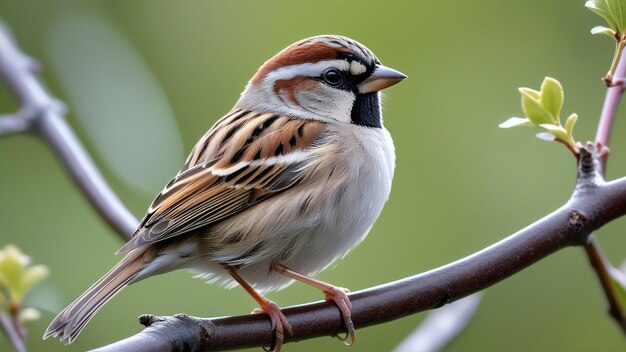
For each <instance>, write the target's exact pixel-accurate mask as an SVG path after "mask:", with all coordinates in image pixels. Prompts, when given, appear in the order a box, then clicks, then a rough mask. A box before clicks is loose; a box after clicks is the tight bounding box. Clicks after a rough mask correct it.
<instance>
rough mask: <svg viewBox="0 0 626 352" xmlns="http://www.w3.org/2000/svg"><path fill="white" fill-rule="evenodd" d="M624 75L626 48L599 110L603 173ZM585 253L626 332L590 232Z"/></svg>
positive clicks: (606, 267) (608, 268) (624, 319)
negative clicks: (612, 82)
mask: <svg viewBox="0 0 626 352" xmlns="http://www.w3.org/2000/svg"><path fill="white" fill-rule="evenodd" d="M624 78H626V51H621V55H620V57H619V61H618V63H617V68H616V69H615V74H614V75H613V81H614V82H616V83H615V84H612V85H610V86H609V87H608V89H607V92H606V97H605V99H604V105H603V106H602V112H601V113H600V120H599V121H598V130H597V132H596V144H597V145H598V148H600V149H601V152H600V163H601V170H600V172H601V173H602V175H604V173H605V172H606V162H607V159H608V156H609V150H608V147H609V141H610V138H611V132H612V131H613V122H614V121H615V117H616V115H617V108H618V107H619V103H620V101H621V99H622V94H623V92H624ZM585 253H586V254H587V258H588V259H589V263H590V264H591V267H592V268H593V270H594V271H595V273H596V277H597V278H598V281H599V282H600V286H601V287H602V291H603V292H604V296H605V298H606V300H607V304H608V306H609V308H608V310H609V315H610V316H611V317H613V319H615V321H616V322H617V324H618V325H619V326H620V328H621V329H622V331H624V332H625V333H626V314H625V313H624V307H623V305H622V303H621V301H620V300H619V297H618V296H617V292H616V291H615V287H614V286H613V283H612V282H611V275H610V273H611V271H612V270H614V268H613V266H612V265H611V263H610V262H609V261H608V260H607V259H606V256H605V255H604V253H603V251H602V247H600V243H599V242H598V240H597V239H596V237H595V235H593V234H591V235H590V236H589V240H588V241H587V243H586V244H585Z"/></svg>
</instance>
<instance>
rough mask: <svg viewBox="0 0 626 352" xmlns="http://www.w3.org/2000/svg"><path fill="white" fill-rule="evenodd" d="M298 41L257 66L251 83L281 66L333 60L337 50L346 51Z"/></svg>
mask: <svg viewBox="0 0 626 352" xmlns="http://www.w3.org/2000/svg"><path fill="white" fill-rule="evenodd" d="M297 44H298V43H296V44H294V45H291V46H289V47H287V48H286V49H285V50H283V51H281V52H280V53H278V54H277V55H276V56H274V57H273V58H271V59H269V60H268V61H267V62H265V63H264V64H263V66H261V68H259V70H258V71H257V73H256V74H255V75H254V77H252V83H254V84H257V83H259V82H261V81H262V80H263V78H265V76H266V75H267V74H268V73H270V72H272V71H274V70H276V69H279V68H281V67H287V66H292V65H299V64H305V63H315V62H319V61H323V60H334V59H336V58H337V53H338V52H346V51H348V49H346V48H343V47H341V48H338V47H334V46H330V45H328V44H326V43H321V42H317V43H311V44H308V45H297Z"/></svg>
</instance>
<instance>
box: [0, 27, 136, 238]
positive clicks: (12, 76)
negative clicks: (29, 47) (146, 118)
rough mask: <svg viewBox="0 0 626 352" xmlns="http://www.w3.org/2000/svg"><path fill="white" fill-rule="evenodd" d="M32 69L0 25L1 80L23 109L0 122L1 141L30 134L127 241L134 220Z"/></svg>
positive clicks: (33, 67)
mask: <svg viewBox="0 0 626 352" xmlns="http://www.w3.org/2000/svg"><path fill="white" fill-rule="evenodd" d="M37 69H38V65H37V64H36V61H35V60H33V59H31V58H29V57H28V56H26V55H25V54H24V53H22V52H21V51H20V50H19V48H18V47H17V44H16V43H15V41H14V40H13V38H12V37H11V35H10V34H9V30H8V28H7V27H6V26H5V25H3V24H2V23H0V80H1V81H3V82H4V84H5V85H6V86H7V87H8V88H9V91H10V92H11V93H12V94H13V96H14V97H15V99H16V100H17V101H18V102H19V104H20V105H21V106H22V108H21V110H20V111H21V112H22V113H18V114H17V115H14V116H10V117H4V118H3V119H2V120H0V135H2V134H6V133H9V132H18V131H24V130H25V129H26V128H29V129H34V130H35V131H36V132H37V133H38V135H39V136H40V137H41V138H43V139H44V140H45V141H46V142H47V143H48V144H49V145H50V147H52V149H53V150H54V151H55V152H56V154H57V157H58V158H59V160H60V161H61V162H62V163H63V165H64V166H65V169H66V170H67V172H68V173H69V174H70V176H71V177H72V179H73V180H74V182H76V184H77V185H78V186H79V187H80V189H81V190H82V192H83V193H84V194H85V196H86V197H87V199H88V200H89V202H90V203H91V205H92V206H93V207H94V208H95V209H96V210H97V211H98V212H99V213H100V215H101V216H102V217H103V218H104V219H105V220H106V221H107V223H108V224H109V225H110V226H111V227H112V228H113V229H114V230H115V231H116V232H117V233H118V234H120V235H121V236H122V237H123V238H124V239H125V240H128V239H130V238H131V237H132V234H133V233H134V232H135V229H136V228H137V225H138V222H137V219H136V218H135V216H134V215H133V214H132V213H131V212H130V211H129V210H128V209H127V208H126V207H125V206H124V204H122V202H121V201H120V200H119V198H118V197H117V196H116V195H115V193H113V191H112V190H111V188H110V187H109V185H108V184H107V182H106V181H105V180H104V178H103V177H102V174H100V172H99V171H98V169H97V168H96V166H95V165H94V163H93V161H92V160H91V158H90V157H89V155H88V154H87V152H86V151H85V148H84V147H83V146H82V144H81V143H80V141H79V140H78V137H76V134H74V132H73V131H72V129H71V128H70V127H69V126H68V124H67V122H66V121H65V119H64V118H63V117H64V115H65V107H64V105H63V104H62V103H61V102H59V101H58V100H57V99H55V98H53V97H52V96H50V95H49V94H48V92H47V91H46V90H45V88H44V87H43V85H42V84H41V83H40V82H39V80H38V79H37V78H36V77H35V75H34V73H33V71H36V70H37ZM7 119H8V120H7ZM3 132H4V133H3Z"/></svg>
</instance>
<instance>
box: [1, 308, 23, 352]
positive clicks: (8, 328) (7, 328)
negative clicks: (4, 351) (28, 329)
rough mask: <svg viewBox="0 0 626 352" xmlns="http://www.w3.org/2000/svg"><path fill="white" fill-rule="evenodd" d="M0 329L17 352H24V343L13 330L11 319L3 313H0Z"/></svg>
mask: <svg viewBox="0 0 626 352" xmlns="http://www.w3.org/2000/svg"><path fill="white" fill-rule="evenodd" d="M0 329H2V330H3V331H4V333H5V334H6V335H7V336H8V337H9V340H11V343H12V344H13V346H14V347H15V349H16V350H17V351H18V352H26V346H24V341H23V340H22V339H21V338H20V334H19V333H18V332H17V331H16V330H15V328H14V326H13V323H12V322H11V319H10V318H9V317H8V316H7V315H6V314H5V313H3V312H0Z"/></svg>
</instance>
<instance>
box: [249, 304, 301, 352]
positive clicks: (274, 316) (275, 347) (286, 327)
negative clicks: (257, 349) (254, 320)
mask: <svg viewBox="0 0 626 352" xmlns="http://www.w3.org/2000/svg"><path fill="white" fill-rule="evenodd" d="M262 313H267V315H269V317H270V321H271V323H272V331H274V343H273V344H272V346H270V349H269V350H266V351H275V352H280V350H281V348H282V346H283V339H284V337H285V331H286V332H287V333H288V334H289V335H291V334H293V330H292V329H291V324H289V321H287V317H285V315H284V314H283V312H282V311H281V310H280V307H279V306H278V305H277V304H276V303H274V302H272V301H270V300H266V302H263V303H262V304H261V307H260V308H255V309H254V310H253V311H252V314H262Z"/></svg>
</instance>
